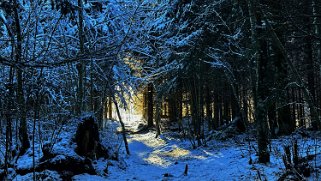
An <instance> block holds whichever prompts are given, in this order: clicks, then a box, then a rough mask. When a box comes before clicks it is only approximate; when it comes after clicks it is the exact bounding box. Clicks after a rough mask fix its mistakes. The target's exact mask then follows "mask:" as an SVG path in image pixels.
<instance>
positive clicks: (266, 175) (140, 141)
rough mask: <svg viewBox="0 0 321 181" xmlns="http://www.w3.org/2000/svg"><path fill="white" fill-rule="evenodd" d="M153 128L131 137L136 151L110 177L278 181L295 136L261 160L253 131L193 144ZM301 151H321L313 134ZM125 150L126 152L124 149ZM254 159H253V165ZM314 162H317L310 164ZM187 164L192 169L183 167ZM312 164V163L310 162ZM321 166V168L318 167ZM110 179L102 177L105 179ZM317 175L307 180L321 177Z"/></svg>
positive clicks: (319, 161)
mask: <svg viewBox="0 0 321 181" xmlns="http://www.w3.org/2000/svg"><path fill="white" fill-rule="evenodd" d="M138 124H139V122H137V121H135V122H126V125H127V127H128V128H129V129H135V128H137V125H138ZM155 135H156V132H155V131H149V132H145V133H141V134H131V135H129V136H128V141H129V149H130V152H131V154H130V155H129V156H125V157H124V163H125V167H121V168H120V167H117V166H113V167H109V168H110V169H109V174H108V176H107V177H106V178H107V179H108V180H141V181H150V180H191V181H192V180H200V181H201V180H202V181H216V180H217V181H220V180H222V181H226V180H278V179H279V178H280V176H281V175H282V174H283V173H284V170H285V168H284V167H285V166H284V164H283V161H282V155H283V146H284V145H290V144H292V142H293V140H294V139H295V138H294V137H282V138H278V139H275V140H272V141H271V142H272V144H271V146H270V149H271V162H270V163H268V164H258V163H257V156H256V141H255V138H254V137H251V136H250V135H251V134H242V135H236V136H235V137H233V138H230V139H226V140H221V141H218V140H215V139H211V140H208V141H207V145H206V146H201V147H197V148H196V149H193V148H192V146H191V142H190V140H188V139H183V138H182V136H181V135H179V134H178V133H173V132H165V133H163V134H162V135H161V136H160V137H158V138H155ZM297 140H298V142H299V145H300V151H299V154H300V155H306V154H309V153H310V154H312V152H313V150H314V151H317V152H318V153H320V151H321V150H320V149H319V147H318V149H317V150H315V149H314V148H315V145H316V144H317V143H316V141H317V140H314V139H311V138H301V137H300V138H298V139H297ZM123 155H125V153H123ZM250 160H251V162H252V163H251V164H250ZM315 161H317V165H315V166H316V167H320V166H321V156H320V154H319V155H318V158H316V160H315ZM310 164H311V165H312V164H314V163H313V161H312V162H311V163H310ZM186 167H188V168H187V174H186V175H185V174H184V172H185V171H186ZM311 167H312V166H311ZM319 171H320V170H319ZM106 178H100V179H101V180H104V179H106ZM74 179H75V180H94V179H98V178H97V177H95V178H93V177H92V176H90V175H88V174H83V175H78V176H75V177H74ZM320 179H321V177H320V176H318V175H315V174H312V175H311V176H310V177H309V178H307V180H320Z"/></svg>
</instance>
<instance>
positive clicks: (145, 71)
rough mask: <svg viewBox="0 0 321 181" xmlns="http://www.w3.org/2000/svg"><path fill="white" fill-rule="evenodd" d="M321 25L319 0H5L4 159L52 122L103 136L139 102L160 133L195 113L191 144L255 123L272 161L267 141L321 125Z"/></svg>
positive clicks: (0, 5)
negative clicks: (90, 124) (83, 121)
mask: <svg viewBox="0 0 321 181" xmlns="http://www.w3.org/2000/svg"><path fill="white" fill-rule="evenodd" d="M320 23H321V2H320V1H316V0H306V1H297V0H286V1H258V0H244V1H243V0H108V1H107V0H106V1H105V0H2V1H1V2H0V95H1V96H0V124H1V125H0V127H1V129H0V131H1V134H4V135H5V137H3V138H2V140H1V141H3V142H5V143H4V145H5V149H4V150H6V151H5V154H3V158H5V161H4V162H3V163H2V162H1V164H4V165H5V167H8V163H9V162H10V160H11V159H13V157H14V156H13V155H14V154H13V153H12V152H13V150H16V151H18V155H23V154H24V153H25V152H26V150H27V149H28V148H30V147H31V144H32V140H34V137H39V138H41V136H42V135H41V131H40V130H41V129H42V128H41V127H45V126H48V125H49V121H48V120H51V121H54V122H55V124H57V125H59V124H63V123H64V121H65V120H68V119H71V118H74V117H77V116H81V115H82V114H84V113H88V112H91V113H93V114H94V115H95V117H96V118H97V120H98V123H99V129H103V127H104V120H107V119H110V118H112V117H114V118H116V119H120V121H121V114H120V112H119V107H121V108H125V109H126V108H128V105H129V104H128V103H129V102H131V101H134V103H135V104H136V103H137V104H139V102H142V103H143V104H142V107H141V112H142V113H141V114H142V115H143V118H144V119H145V120H146V123H147V125H148V127H155V128H156V131H157V135H160V134H161V132H162V130H161V126H160V124H161V120H163V119H166V120H167V122H176V123H177V124H178V125H179V129H184V126H183V124H184V123H183V120H184V118H187V117H188V118H190V124H189V127H188V131H187V132H188V134H189V135H190V136H191V138H192V139H191V140H192V141H191V143H192V145H193V147H197V146H201V145H204V144H206V141H205V140H204V134H205V133H204V132H207V131H210V130H215V129H218V128H220V127H222V126H223V125H229V124H231V123H233V122H237V124H238V129H239V131H240V132H243V131H245V128H247V127H249V126H251V125H253V124H254V125H256V130H257V141H258V150H259V151H258V158H259V162H262V163H266V162H269V161H270V155H269V153H270V151H269V150H268V144H269V139H270V138H276V137H278V136H280V135H289V134H291V133H292V132H293V131H294V130H296V129H297V128H309V129H311V130H315V131H316V130H320V129H321V122H320V113H321V109H320V107H321V90H320V89H321V82H320V81H321V44H320V43H321V34H320V28H321V24H320ZM139 95H143V96H139ZM113 110H117V111H116V114H117V115H116V116H115V115H112V114H113V112H112V111H113ZM50 124H51V122H50ZM30 125H31V126H30ZM36 128H37V129H38V128H39V129H38V131H37V132H35V130H36ZM123 128H124V126H123ZM38 132H39V133H38ZM123 133H125V131H124V130H123ZM43 139H44V138H43ZM4 140H5V141H4Z"/></svg>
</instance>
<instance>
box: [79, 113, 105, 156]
mask: <svg viewBox="0 0 321 181" xmlns="http://www.w3.org/2000/svg"><path fill="white" fill-rule="evenodd" d="M75 142H76V144H77V147H76V153H77V154H79V155H81V156H85V157H89V158H93V159H95V158H98V157H104V158H108V151H107V149H106V148H105V147H103V145H102V144H101V143H100V138H99V130H98V123H97V122H96V120H95V118H94V117H92V116H88V117H84V118H83V119H82V122H81V123H79V125H78V127H77V132H76V135H75Z"/></svg>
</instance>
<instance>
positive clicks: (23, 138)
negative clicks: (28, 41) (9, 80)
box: [14, 0, 30, 155]
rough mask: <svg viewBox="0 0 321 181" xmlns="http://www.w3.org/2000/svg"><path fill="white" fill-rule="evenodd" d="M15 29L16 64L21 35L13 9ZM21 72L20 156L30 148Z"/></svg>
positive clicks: (18, 56) (19, 53)
mask: <svg viewBox="0 0 321 181" xmlns="http://www.w3.org/2000/svg"><path fill="white" fill-rule="evenodd" d="M14 5H15V7H18V2H17V0H15V1H14ZM14 16H15V17H14V18H15V27H16V35H17V45H16V52H15V53H16V57H15V58H16V62H21V61H22V60H21V56H22V34H21V27H20V19H19V13H18V9H17V8H15V9H14ZM22 76H23V71H22V69H20V68H19V69H18V70H17V84H18V86H17V103H18V113H19V117H20V127H19V140H20V142H21V148H20V155H23V154H24V153H25V152H26V150H27V149H28V148H29V147H30V142H29V139H28V130H27V113H26V103H25V98H24V91H23V78H22Z"/></svg>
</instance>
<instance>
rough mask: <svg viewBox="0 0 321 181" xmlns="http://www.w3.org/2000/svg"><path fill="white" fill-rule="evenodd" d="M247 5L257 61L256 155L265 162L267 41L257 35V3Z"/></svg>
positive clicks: (251, 2) (268, 158) (268, 157)
mask: <svg viewBox="0 0 321 181" xmlns="http://www.w3.org/2000/svg"><path fill="white" fill-rule="evenodd" d="M247 5H248V8H249V15H250V23H251V32H252V35H251V36H252V44H253V47H254V49H255V51H256V57H255V61H256V62H257V83H256V86H257V87H256V90H257V91H256V92H257V97H256V98H255V99H256V106H255V117H256V124H257V141H258V149H259V150H258V156H259V162H260V163H266V162H269V161H270V153H269V151H268V143H269V140H268V120H267V108H266V105H265V104H266V103H265V100H266V99H267V97H268V92H267V90H268V87H267V85H266V82H267V74H268V73H269V72H268V71H267V68H268V67H267V56H268V55H267V52H266V51H267V45H266V44H267V42H266V40H264V39H263V38H264V37H261V38H260V39H259V38H258V37H260V36H262V35H263V32H262V30H261V29H259V27H262V21H261V19H260V16H258V14H256V13H257V12H256V11H255V10H256V9H257V8H258V6H259V4H258V3H257V2H256V1H255V0H248V1H247Z"/></svg>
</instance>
